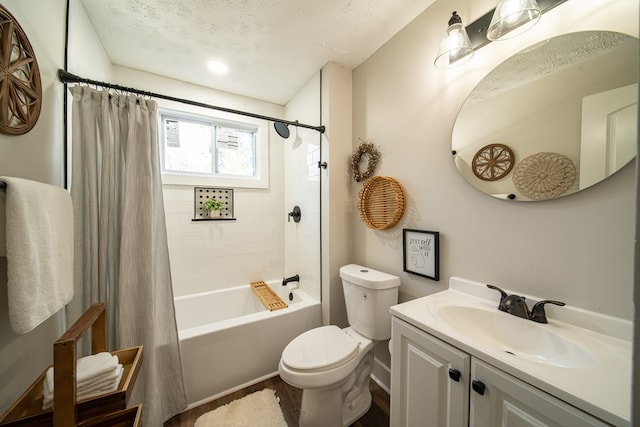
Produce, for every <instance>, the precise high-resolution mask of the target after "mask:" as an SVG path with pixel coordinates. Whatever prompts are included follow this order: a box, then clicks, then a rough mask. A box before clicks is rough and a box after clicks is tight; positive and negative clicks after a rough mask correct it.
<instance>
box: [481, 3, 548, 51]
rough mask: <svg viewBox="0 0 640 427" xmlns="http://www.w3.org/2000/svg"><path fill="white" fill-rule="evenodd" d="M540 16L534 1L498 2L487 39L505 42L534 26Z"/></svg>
mask: <svg viewBox="0 0 640 427" xmlns="http://www.w3.org/2000/svg"><path fill="white" fill-rule="evenodd" d="M540 16H542V12H541V11H540V7H539V6H538V2H537V1H536V0H500V2H499V3H498V5H497V6H496V9H495V12H494V13H493V18H491V24H489V28H488V29H487V39H489V40H492V41H495V40H506V39H510V38H512V37H515V36H517V35H520V34H522V33H524V32H525V31H527V30H529V29H530V28H531V27H533V26H534V25H536V24H537V23H538V21H539V20H540Z"/></svg>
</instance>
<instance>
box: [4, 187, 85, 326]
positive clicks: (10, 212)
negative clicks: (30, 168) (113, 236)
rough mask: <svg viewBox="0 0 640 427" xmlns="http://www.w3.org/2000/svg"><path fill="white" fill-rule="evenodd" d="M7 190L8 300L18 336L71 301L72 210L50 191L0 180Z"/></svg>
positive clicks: (66, 199) (62, 195)
mask: <svg viewBox="0 0 640 427" xmlns="http://www.w3.org/2000/svg"><path fill="white" fill-rule="evenodd" d="M0 179H1V180H2V181H5V182H6V183H7V188H6V190H5V191H6V203H5V204H6V209H5V213H6V246H7V277H8V281H7V296H8V305H9V321H10V323H11V328H12V329H13V330H14V332H16V333H17V334H24V333H27V332H29V331H31V330H33V329H34V328H35V327H36V326H38V325H39V324H40V323H42V322H44V321H45V320H46V319H48V318H49V317H51V316H52V315H53V314H54V313H56V312H57V311H58V310H60V309H61V308H62V307H64V306H65V305H66V304H68V303H69V302H70V301H71V299H72V298H73V207H72V203H71V197H70V196H69V193H68V192H67V191H66V190H64V189H63V188H60V187H56V186H54V185H49V184H42V183H39V182H35V181H29V180H26V179H20V178H11V177H0Z"/></svg>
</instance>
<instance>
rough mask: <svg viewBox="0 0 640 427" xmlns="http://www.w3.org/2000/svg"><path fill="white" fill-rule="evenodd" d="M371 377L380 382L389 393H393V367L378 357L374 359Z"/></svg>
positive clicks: (381, 386) (377, 382)
mask: <svg viewBox="0 0 640 427" xmlns="http://www.w3.org/2000/svg"><path fill="white" fill-rule="evenodd" d="M371 379H372V380H374V381H375V382H376V384H378V385H379V386H380V388H382V389H383V390H384V391H385V392H386V393H387V394H391V369H390V368H389V367H388V366H386V365H384V364H383V363H382V362H380V361H379V360H378V359H373V370H372V371H371Z"/></svg>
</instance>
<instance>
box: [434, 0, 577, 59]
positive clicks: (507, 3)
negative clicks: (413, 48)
mask: <svg viewBox="0 0 640 427" xmlns="http://www.w3.org/2000/svg"><path fill="white" fill-rule="evenodd" d="M566 1H567V0H537V1H536V0H500V2H499V3H498V5H497V6H496V8H495V9H493V10H491V11H489V12H487V13H486V14H485V15H484V16H481V17H480V18H478V19H476V20H475V21H474V22H472V23H471V24H469V25H468V26H467V27H463V26H462V20H461V19H460V17H459V16H458V13H457V12H453V16H451V19H450V20H449V27H448V28H447V37H446V38H444V39H443V40H442V42H441V43H440V49H439V50H438V56H437V57H436V60H435V66H436V67H438V68H451V67H453V66H455V65H459V64H462V63H465V62H467V61H468V60H469V59H471V57H472V56H473V51H475V50H478V49H480V48H481V47H482V46H484V45H486V44H488V43H491V42H492V41H497V40H506V39H509V38H511V37H515V36H517V35H519V34H522V33H523V32H525V31H526V30H528V29H529V28H531V27H533V26H534V25H535V24H536V23H537V22H538V20H539V19H540V17H541V16H542V14H543V13H545V12H548V11H549V10H551V9H553V8H554V7H556V6H559V5H561V4H562V3H564V2H566ZM452 35H453V37H451V36H452ZM455 40H464V42H457V43H459V44H458V45H457V46H458V48H457V50H456V44H455V43H456V42H455ZM448 46H451V47H450V48H449V47H448Z"/></svg>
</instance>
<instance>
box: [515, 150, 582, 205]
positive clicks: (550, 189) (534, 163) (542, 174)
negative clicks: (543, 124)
mask: <svg viewBox="0 0 640 427" xmlns="http://www.w3.org/2000/svg"><path fill="white" fill-rule="evenodd" d="M576 174H577V172H576V167H575V165H574V164H573V162H572V161H571V160H570V159H569V158H568V157H567V156H563V155H562V154H557V153H537V154H533V155H531V156H529V157H527V158H525V159H523V160H522V161H521V162H520V163H519V164H518V165H517V166H516V169H515V172H514V173H513V183H514V184H515V186H516V188H517V189H518V191H520V192H521V193H522V194H524V195H525V196H527V197H529V198H531V199H533V200H548V199H553V198H555V197H558V196H561V195H562V194H564V193H565V192H566V191H567V190H568V189H569V187H571V186H572V185H573V183H574V181H575V180H576Z"/></svg>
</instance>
